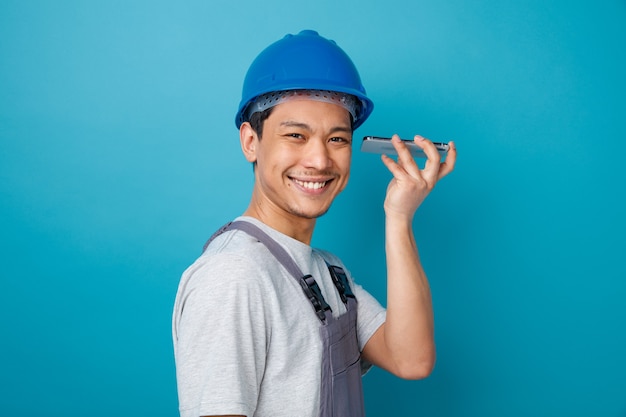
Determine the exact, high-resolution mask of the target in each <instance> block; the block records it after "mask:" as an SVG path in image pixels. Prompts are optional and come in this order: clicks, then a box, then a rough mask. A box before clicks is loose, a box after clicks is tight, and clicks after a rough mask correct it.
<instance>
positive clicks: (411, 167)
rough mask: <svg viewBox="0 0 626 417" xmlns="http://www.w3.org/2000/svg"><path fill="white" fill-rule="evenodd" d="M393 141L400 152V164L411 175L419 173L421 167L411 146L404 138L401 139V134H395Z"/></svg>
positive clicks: (398, 152)
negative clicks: (407, 144)
mask: <svg viewBox="0 0 626 417" xmlns="http://www.w3.org/2000/svg"><path fill="white" fill-rule="evenodd" d="M391 143H392V144H393V147H394V149H395V150H396V152H397V154H398V164H399V165H400V166H401V167H402V168H404V169H405V170H407V172H409V173H410V174H411V175H419V167H418V166H417V163H416V162H415V159H414V158H413V155H412V154H411V151H410V150H409V148H408V147H407V146H406V145H405V144H404V143H403V141H402V139H400V136H398V135H393V136H392V137H391Z"/></svg>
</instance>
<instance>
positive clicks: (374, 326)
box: [173, 31, 456, 417]
mask: <svg viewBox="0 0 626 417" xmlns="http://www.w3.org/2000/svg"><path fill="white" fill-rule="evenodd" d="M372 108H373V105H372V102H371V101H370V100H369V99H368V98H367V96H366V94H365V89H364V88H363V86H362V85H361V81H360V78H359V75H358V72H357V71H356V68H355V67H354V65H353V64H352V62H351V60H350V58H349V57H348V56H347V55H346V54H345V53H344V52H343V51H342V50H341V49H340V48H339V47H338V46H337V45H336V44H335V43H334V42H332V41H329V40H327V39H325V38H323V37H321V36H319V35H318V34H317V33H316V32H313V31H302V32H300V33H299V34H297V35H287V36H286V37H285V38H283V39H282V40H279V41H278V42H275V43H274V44H272V45H270V46H269V47H268V48H266V49H265V50H264V51H263V52H261V54H260V55H259V56H258V57H257V58H256V60H255V61H254V62H253V63H252V65H251V67H250V69H249V70H248V73H247V75H246V80H245V82H244V88H243V97H242V101H241V104H240V107H239V111H238V113H237V117H236V124H237V127H238V128H239V135H240V142H241V148H242V151H243V154H244V156H245V158H246V159H247V160H248V161H250V162H251V163H252V164H253V166H254V178H255V181H254V188H253V191H252V197H251V200H250V205H249V206H248V208H247V210H246V211H245V212H244V213H243V216H241V217H239V218H237V219H235V222H234V223H232V224H230V225H228V226H227V227H225V228H222V229H221V230H220V231H218V232H217V233H216V234H215V235H214V236H213V237H212V239H211V240H210V241H209V242H208V244H207V246H206V247H205V251H204V253H203V255H202V256H201V257H200V258H199V259H198V260H196V262H194V264H193V265H191V266H190V267H189V268H188V269H187V270H186V271H185V273H184V274H183V277H182V279H181V283H180V287H179V290H178V294H177V298H176V304H175V311H174V318H173V337H174V348H175V358H176V369H177V380H178V393H179V401H180V413H181V416H184V417H187V416H189V417H191V416H194V417H199V416H216V415H243V416H248V417H252V416H272V417H277V416H285V417H294V416H299V417H301V416H323V417H326V416H340V417H351V416H362V415H364V409H363V397H362V387H361V374H362V373H364V372H365V371H366V370H367V369H368V368H369V367H370V366H371V365H372V364H373V365H377V366H379V367H381V368H383V369H386V370H388V371H389V372H391V373H393V374H395V375H397V376H399V377H401V378H407V379H418V378H425V377H426V376H428V375H429V374H430V372H431V370H432V368H433V366H434V362H435V345H434V340H433V312H432V306H431V297H430V290H429V285H428V280H427V278H426V275H425V273H424V271H423V269H422V266H421V263H420V260H419V256H418V252H417V247H416V244H415V239H414V236H413V229H412V219H413V215H414V213H415V211H416V210H417V208H418V207H419V205H420V204H421V202H422V201H423V200H424V198H425V197H426V196H427V195H428V193H429V192H430V191H431V190H432V189H433V187H434V186H435V184H436V183H437V181H438V180H440V179H441V178H442V177H444V176H445V175H447V174H448V173H450V172H451V171H452V169H453V167H454V162H455V158H456V149H455V147H454V144H451V147H450V150H449V153H448V155H447V158H446V161H445V162H441V157H440V155H439V153H438V152H437V150H436V148H435V146H434V145H433V144H432V143H431V142H430V141H428V140H426V139H424V138H422V137H419V136H416V137H415V143H416V144H417V145H418V146H419V147H421V148H422V149H423V150H424V151H425V153H426V155H427V157H428V159H427V161H426V163H425V166H424V168H423V169H420V168H419V167H418V166H417V165H416V163H415V161H414V159H413V158H412V156H411V154H410V153H409V151H408V149H407V148H406V147H405V145H404V144H402V143H401V141H400V139H399V138H398V137H397V136H394V138H393V144H394V147H395V149H396V150H397V152H398V158H397V162H396V161H394V160H393V159H391V158H389V157H387V156H383V157H382V161H383V163H384V164H385V165H386V166H387V168H388V169H389V171H390V172H391V173H392V174H393V179H392V180H391V182H390V184H389V187H388V190H387V196H386V198H385V201H384V209H385V215H386V231H385V241H386V249H385V250H386V256H387V282H388V298H387V310H386V311H385V309H383V308H382V307H381V306H380V304H379V303H378V302H377V301H376V300H375V299H374V298H373V297H372V296H371V295H369V294H368V293H367V292H366V291H365V290H364V289H363V288H362V287H360V286H359V285H358V284H356V283H355V282H354V280H353V279H352V277H351V275H350V274H349V272H348V271H347V269H346V268H345V266H344V265H343V264H342V262H341V260H340V259H338V258H337V257H335V256H334V255H332V254H331V253H328V252H325V251H322V250H318V249H314V248H312V247H311V246H310V242H311V238H312V235H313V230H314V227H315V223H316V220H317V218H318V217H320V216H322V215H323V214H324V213H326V211H328V209H329V208H330V205H331V203H332V202H333V200H334V199H335V197H336V196H337V195H338V194H339V193H340V192H341V191H342V190H343V189H344V188H345V186H346V184H347V182H348V177H349V174H350V159H351V154H352V146H353V145H352V133H353V131H354V129H356V128H357V127H358V126H360V125H361V124H362V123H363V122H364V121H365V119H366V118H367V117H368V116H369V114H370V113H371V111H372Z"/></svg>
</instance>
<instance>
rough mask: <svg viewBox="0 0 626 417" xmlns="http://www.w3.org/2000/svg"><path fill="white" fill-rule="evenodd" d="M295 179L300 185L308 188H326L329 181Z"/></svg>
mask: <svg viewBox="0 0 626 417" xmlns="http://www.w3.org/2000/svg"><path fill="white" fill-rule="evenodd" d="M293 181H294V182H295V183H296V184H298V185H299V186H300V187H303V188H306V189H308V190H319V189H320V188H324V187H325V186H326V184H327V183H328V181H301V180H297V179H295V178H294V179H293Z"/></svg>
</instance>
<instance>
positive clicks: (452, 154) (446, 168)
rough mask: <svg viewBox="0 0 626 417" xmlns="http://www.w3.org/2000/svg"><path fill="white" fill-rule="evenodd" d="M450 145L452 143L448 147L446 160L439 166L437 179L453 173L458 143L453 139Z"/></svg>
mask: <svg viewBox="0 0 626 417" xmlns="http://www.w3.org/2000/svg"><path fill="white" fill-rule="evenodd" d="M448 145H450V148H449V149H448V154H447V155H446V160H445V162H443V163H442V164H441V167H440V168H439V174H438V177H437V180H440V179H442V178H443V177H445V176H446V175H448V174H449V173H451V172H452V171H453V170H454V166H455V164H456V154H457V153H456V144H455V143H454V142H453V141H450V142H449V143H448Z"/></svg>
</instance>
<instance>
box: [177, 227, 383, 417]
mask: <svg viewBox="0 0 626 417" xmlns="http://www.w3.org/2000/svg"><path fill="white" fill-rule="evenodd" d="M237 220H245V221H249V222H252V223H254V224H255V225H257V226H259V227H260V228H261V229H262V230H263V231H265V232H266V233H267V234H269V235H270V236H271V237H272V238H273V239H274V240H276V241H277V242H278V243H280V244H281V246H283V247H284V248H285V250H286V251H287V252H288V253H289V255H290V256H291V257H292V258H293V259H294V260H295V262H296V263H297V264H298V266H299V267H300V269H301V270H302V271H303V272H304V273H305V274H306V273H309V274H311V275H312V276H313V277H314V278H315V280H316V281H317V283H318V284H319V286H320V288H321V290H322V294H323V296H324V298H325V300H326V302H327V303H328V304H329V305H330V306H331V308H332V310H333V315H335V316H338V315H341V314H343V313H344V312H345V306H344V304H343V303H342V302H341V299H340V298H339V294H338V292H337V289H336V288H335V286H334V284H333V283H332V280H331V278H330V274H329V272H328V267H327V265H326V263H325V262H324V259H326V260H327V261H328V262H329V263H331V264H334V265H337V266H341V267H343V268H344V270H345V271H346V274H347V275H348V278H349V279H350V284H351V287H352V290H353V292H354V293H355V295H356V298H357V301H358V323H357V333H358V338H359V347H360V349H361V350H362V349H363V347H364V346H365V344H366V343H367V341H368V340H369V338H370V337H371V336H372V335H373V334H374V332H375V331H376V330H377V329H378V328H379V327H380V326H381V325H382V324H383V323H384V321H385V310H384V309H383V307H382V306H381V305H380V304H379V303H378V302H377V301H376V300H375V299H374V298H373V297H372V296H371V295H370V294H369V293H367V292H366V291H365V290H363V288H362V287H360V286H359V285H356V284H355V283H354V282H353V281H352V277H351V275H350V273H349V271H348V270H347V269H346V268H345V267H344V266H343V264H342V263H341V261H340V260H339V259H338V258H337V257H335V256H334V255H332V254H330V253H328V252H323V251H319V250H316V249H313V248H311V247H310V246H309V245H306V244H304V243H302V242H300V241H297V240H295V239H292V238H290V237H289V236H286V235H283V234H281V233H279V232H277V231H275V230H273V229H271V228H269V227H268V226H266V225H264V224H263V223H261V222H259V221H257V220H255V219H253V218H250V217H241V218H239V219H237ZM319 326H320V322H319V320H318V318H317V316H316V315H315V313H314V310H313V307H312V306H311V303H310V302H309V300H308V299H307V298H306V297H305V296H304V294H303V292H302V288H301V287H300V284H299V283H298V282H297V281H296V280H295V279H294V278H293V277H292V276H291V275H289V274H288V273H287V271H286V270H285V269H284V268H283V267H282V265H281V264H280V263H279V262H278V261H277V260H276V258H274V256H273V255H272V254H271V253H270V252H269V251H268V249H267V248H266V247H265V246H264V245H263V244H262V243H260V242H258V241H257V240H256V239H255V238H253V237H251V236H249V235H248V234H246V233H245V232H242V231H238V230H233V231H228V232H226V233H224V234H222V235H221V236H219V237H217V238H216V239H215V240H214V241H213V243H212V244H211V245H210V246H209V247H208V248H207V250H206V251H205V252H204V254H202V256H200V258H198V259H197V260H196V261H195V262H194V263H193V264H192V265H191V266H190V267H189V268H188V269H187V270H186V271H185V272H184V273H183V276H182V278H181V281H180V285H179V288H178V294H177V296H176V302H175V306H174V317H173V338H174V353H175V359H176V374H177V375H176V376H177V381H178V396H179V403H180V414H181V417H191V416H193V417H198V416H204V415H221V414H242V415H245V416H249V417H252V416H255V417H262V416H272V417H280V416H285V417H294V416H299V417H305V416H315V415H318V414H319V398H320V383H321V378H320V377H321V361H322V342H321V340H320V336H319Z"/></svg>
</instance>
